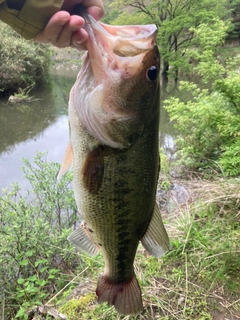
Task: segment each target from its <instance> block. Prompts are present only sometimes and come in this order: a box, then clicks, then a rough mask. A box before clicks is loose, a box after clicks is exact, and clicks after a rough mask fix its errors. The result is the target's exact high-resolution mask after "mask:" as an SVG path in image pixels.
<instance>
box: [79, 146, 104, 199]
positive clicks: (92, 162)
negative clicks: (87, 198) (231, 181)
mask: <svg viewBox="0 0 240 320" xmlns="http://www.w3.org/2000/svg"><path fill="white" fill-rule="evenodd" d="M103 156H104V147H103V146H98V147H97V148H95V149H94V150H92V151H89V152H88V154H87V156H86V158H85V160H84V163H83V166H82V170H81V175H82V177H81V178H82V181H83V184H84V186H85V188H86V189H87V190H88V191H89V192H90V193H93V194H94V193H97V192H98V190H99V189H100V188H101V186H102V180H103V174H104V158H103Z"/></svg>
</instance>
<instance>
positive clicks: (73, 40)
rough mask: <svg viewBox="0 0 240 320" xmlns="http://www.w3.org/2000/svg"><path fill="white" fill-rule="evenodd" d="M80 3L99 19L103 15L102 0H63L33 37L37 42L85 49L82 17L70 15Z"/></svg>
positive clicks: (85, 35)
mask: <svg viewBox="0 0 240 320" xmlns="http://www.w3.org/2000/svg"><path fill="white" fill-rule="evenodd" d="M79 3H81V4H82V5H83V6H85V7H86V9H87V11H88V12H89V13H90V14H91V15H92V16H93V17H94V18H95V19H96V20H99V19H100V18H102V17H103V15H104V9H103V4H102V0H65V1H64V3H63V5H62V8H61V11H59V12H57V13H55V14H54V15H53V16H52V18H51V19H50V20H49V22H48V24H47V25H46V27H45V29H44V30H43V31H41V32H39V33H38V34H37V35H36V37H35V38H34V40H35V41H37V42H42V43H51V44H53V45H54V46H56V47H59V48H63V47H68V46H70V47H73V48H76V49H78V50H82V49H86V48H85V46H84V43H85V42H86V40H87V38H88V34H87V32H86V30H84V29H83V28H82V27H83V26H84V23H85V21H84V19H83V18H82V17H80V16H77V15H72V16H71V15H70V13H69V12H71V10H72V8H73V7H74V6H75V5H76V4H79Z"/></svg>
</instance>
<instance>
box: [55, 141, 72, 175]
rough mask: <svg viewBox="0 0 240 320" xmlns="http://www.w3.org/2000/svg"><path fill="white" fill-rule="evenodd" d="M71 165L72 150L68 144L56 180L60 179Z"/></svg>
mask: <svg viewBox="0 0 240 320" xmlns="http://www.w3.org/2000/svg"><path fill="white" fill-rule="evenodd" d="M72 165H73V149H72V145H71V143H69V145H68V147H67V150H66V152H65V155H64V158H63V162H62V165H61V168H60V170H59V173H58V176H57V179H58V180H59V179H61V178H62V176H63V175H64V174H65V173H66V172H67V171H68V170H69V169H70V168H71V167H72Z"/></svg>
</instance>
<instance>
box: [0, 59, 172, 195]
mask: <svg viewBox="0 0 240 320" xmlns="http://www.w3.org/2000/svg"><path fill="white" fill-rule="evenodd" d="M79 68H80V67H79V66H76V64H75V65H74V64H73V65H72V66H71V67H69V66H66V65H65V66H64V68H63V66H62V67H58V68H56V69H55V72H54V75H53V81H52V84H51V87H50V88H47V89H46V88H45V89H42V90H38V92H34V93H33V95H34V96H35V97H36V98H39V99H40V100H39V101H36V102H31V103H28V104H16V105H9V104H8V105H7V104H6V100H0V194H1V190H2V188H6V187H9V186H10V184H11V182H19V183H20V185H21V186H22V188H23V189H27V188H28V187H29V186H28V185H27V183H28V182H27V181H26V180H24V177H23V172H22V170H21V168H22V166H23V162H22V161H21V159H22V158H23V157H24V158H27V159H29V160H30V161H32V160H33V159H34V157H35V155H36V152H37V151H41V152H48V154H47V160H48V161H56V162H59V163H61V161H62V159H63V156H64V152H65V149H66V147H67V144H68V119H67V102H68V95H69V91H70V88H71V87H72V85H73V83H74V82H75V79H76V75H77V73H78V70H79ZM174 134H175V133H174V129H173V127H172V125H171V124H170V123H169V118H168V115H167V112H166V111H165V110H164V109H161V120H160V142H161V145H162V146H163V147H164V148H165V150H166V151H167V153H168V154H169V155H172V152H173V150H174V138H173V136H174Z"/></svg>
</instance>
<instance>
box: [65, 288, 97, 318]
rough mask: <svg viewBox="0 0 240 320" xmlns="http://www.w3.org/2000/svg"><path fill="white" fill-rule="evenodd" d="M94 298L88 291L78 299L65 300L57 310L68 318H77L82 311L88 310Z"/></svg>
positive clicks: (81, 314)
mask: <svg viewBox="0 0 240 320" xmlns="http://www.w3.org/2000/svg"><path fill="white" fill-rule="evenodd" d="M95 300H96V296H95V294H93V293H89V294H87V295H86V296H83V297H80V298H79V299H72V300H69V301H67V302H66V303H64V305H63V306H62V307H61V308H60V309H59V311H60V312H61V313H63V314H64V315H65V316H67V318H68V319H71V320H75V319H76V320H78V319H79V316H83V315H84V313H85V312H86V311H88V310H89V305H90V304H92V302H93V301H95Z"/></svg>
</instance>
